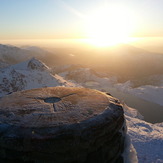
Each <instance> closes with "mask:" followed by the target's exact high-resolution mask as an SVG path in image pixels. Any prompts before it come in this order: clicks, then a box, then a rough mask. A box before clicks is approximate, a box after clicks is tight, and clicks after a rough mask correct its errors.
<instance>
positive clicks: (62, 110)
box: [0, 87, 125, 163]
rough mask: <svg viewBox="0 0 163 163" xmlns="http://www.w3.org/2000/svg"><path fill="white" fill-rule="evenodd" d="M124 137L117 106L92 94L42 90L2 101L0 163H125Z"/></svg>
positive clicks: (76, 90) (79, 90) (78, 90)
mask: <svg viewBox="0 0 163 163" xmlns="http://www.w3.org/2000/svg"><path fill="white" fill-rule="evenodd" d="M124 135H125V131H124V115H123V109H122V107H121V105H120V104H119V102H118V100H117V99H115V98H113V97H112V96H109V95H106V94H105V93H102V92H99V91H96V90H91V89H86V88H67V87H53V88H41V89H33V90H27V91H22V92H17V93H13V94H11V95H8V96H6V97H4V98H2V99H0V158H1V160H6V161H7V160H8V161H11V162H13V161H14V160H15V161H17V160H23V161H27V162H28V161H33V162H34V161H37V162H54V163H90V162H94V163H111V162H123V159H122V157H121V154H122V152H123V148H124Z"/></svg>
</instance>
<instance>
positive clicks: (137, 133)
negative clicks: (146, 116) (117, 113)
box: [124, 105, 163, 163]
mask: <svg viewBox="0 0 163 163" xmlns="http://www.w3.org/2000/svg"><path fill="white" fill-rule="evenodd" d="M124 111H125V117H126V123H127V129H128V135H129V137H130V139H131V143H132V144H133V146H134V148H135V150H136V153H137V159H138V162H139V163H163V123H160V124H151V123H147V122H145V121H143V120H141V118H142V116H141V115H140V114H139V113H138V112H137V111H136V110H135V109H133V108H130V107H128V106H126V105H124ZM130 150H131V149H130ZM136 162H137V161H136V160H135V156H133V154H132V156H131V159H130V163H136ZM126 163H129V162H127V161H126Z"/></svg>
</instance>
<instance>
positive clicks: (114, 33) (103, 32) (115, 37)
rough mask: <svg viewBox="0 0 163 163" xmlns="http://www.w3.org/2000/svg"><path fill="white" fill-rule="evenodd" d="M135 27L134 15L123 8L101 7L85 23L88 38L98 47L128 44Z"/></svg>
mask: <svg viewBox="0 0 163 163" xmlns="http://www.w3.org/2000/svg"><path fill="white" fill-rule="evenodd" d="M135 27H136V23H135V16H134V14H133V13H132V12H131V11H130V10H129V9H127V8H125V7H122V6H111V7H106V6H105V7H101V8H100V9H98V10H96V11H95V12H93V13H91V14H90V16H89V17H87V20H86V23H85V29H86V33H87V38H89V40H90V43H91V44H94V45H96V46H111V45H115V44H118V43H124V42H125V43H126V42H128V40H129V37H130V35H131V34H132V33H133V31H134V30H135Z"/></svg>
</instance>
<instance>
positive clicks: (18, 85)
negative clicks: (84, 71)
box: [0, 58, 76, 97]
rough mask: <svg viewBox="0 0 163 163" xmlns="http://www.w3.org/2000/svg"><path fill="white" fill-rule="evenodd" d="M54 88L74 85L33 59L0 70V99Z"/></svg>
mask: <svg viewBox="0 0 163 163" xmlns="http://www.w3.org/2000/svg"><path fill="white" fill-rule="evenodd" d="M55 86H67V87H74V86H76V84H74V83H72V82H68V81H66V80H64V79H63V78H62V77H61V76H59V75H52V74H51V73H50V69H49V68H48V67H47V66H46V65H45V64H43V63H42V62H41V61H39V60H36V59H34V58H33V59H31V60H28V61H25V62H21V63H20V64H16V65H12V66H9V67H7V68H4V69H1V70H0V97H1V96H4V95H6V94H8V93H10V92H15V91H21V90H27V89H33V88H42V87H55Z"/></svg>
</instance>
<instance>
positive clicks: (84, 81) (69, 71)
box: [53, 65, 117, 88]
mask: <svg viewBox="0 0 163 163" xmlns="http://www.w3.org/2000/svg"><path fill="white" fill-rule="evenodd" d="M53 72H54V73H58V74H59V75H60V76H62V77H64V78H65V79H66V80H70V81H74V82H77V83H79V84H81V85H83V86H84V87H89V88H91V87H94V86H96V87H97V86H100V85H107V86H111V85H113V84H114V83H117V78H116V77H115V76H110V77H109V78H106V77H102V75H101V74H99V73H97V72H96V71H94V70H92V69H91V68H86V67H83V66H81V65H65V66H58V67H55V69H54V70H53Z"/></svg>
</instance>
